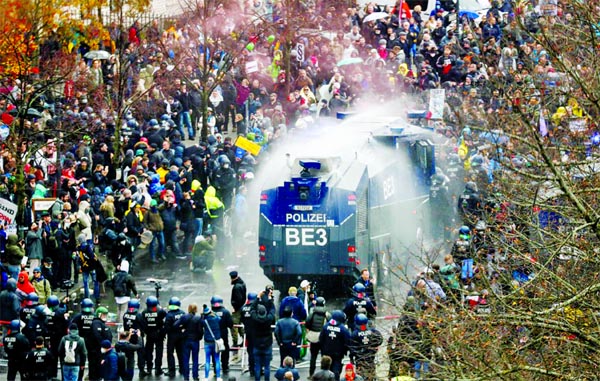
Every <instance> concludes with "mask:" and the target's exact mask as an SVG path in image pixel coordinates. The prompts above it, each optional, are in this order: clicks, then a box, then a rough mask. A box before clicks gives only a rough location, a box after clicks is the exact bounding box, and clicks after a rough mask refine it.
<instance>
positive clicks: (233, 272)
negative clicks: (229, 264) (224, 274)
mask: <svg viewBox="0 0 600 381" xmlns="http://www.w3.org/2000/svg"><path fill="white" fill-rule="evenodd" d="M229 277H230V278H231V279H235V278H237V277H238V272H237V271H232V272H230V273H229Z"/></svg>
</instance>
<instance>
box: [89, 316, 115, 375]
mask: <svg viewBox="0 0 600 381" xmlns="http://www.w3.org/2000/svg"><path fill="white" fill-rule="evenodd" d="M104 340H108V341H111V342H112V332H111V330H110V328H109V327H108V326H107V325H106V323H104V320H102V319H100V318H99V317H95V318H94V320H92V339H91V340H90V341H87V340H86V346H87V350H88V365H89V373H90V374H89V379H90V381H94V380H99V379H100V377H101V374H102V369H101V366H100V365H101V364H100V363H101V361H102V359H101V353H102V351H101V344H102V342H103V341H104Z"/></svg>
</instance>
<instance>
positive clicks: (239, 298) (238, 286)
mask: <svg viewBox="0 0 600 381" xmlns="http://www.w3.org/2000/svg"><path fill="white" fill-rule="evenodd" d="M231 284H232V286H233V288H232V289H231V306H232V307H233V312H236V311H239V310H240V308H242V306H243V305H244V303H246V283H244V281H243V280H242V278H239V277H238V278H237V279H235V280H233V281H232V282H231Z"/></svg>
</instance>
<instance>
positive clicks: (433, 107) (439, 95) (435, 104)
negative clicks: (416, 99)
mask: <svg viewBox="0 0 600 381" xmlns="http://www.w3.org/2000/svg"><path fill="white" fill-rule="evenodd" d="M445 102H446V90H444V89H431V90H429V112H431V119H442V118H443V117H444V103H445Z"/></svg>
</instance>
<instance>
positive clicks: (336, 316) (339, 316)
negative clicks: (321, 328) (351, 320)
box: [331, 310, 346, 323]
mask: <svg viewBox="0 0 600 381" xmlns="http://www.w3.org/2000/svg"><path fill="white" fill-rule="evenodd" d="M331 318H332V319H333V320H335V321H336V322H338V323H345V322H346V314H345V313H344V311H340V310H335V311H333V312H332V313H331Z"/></svg>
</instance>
